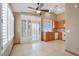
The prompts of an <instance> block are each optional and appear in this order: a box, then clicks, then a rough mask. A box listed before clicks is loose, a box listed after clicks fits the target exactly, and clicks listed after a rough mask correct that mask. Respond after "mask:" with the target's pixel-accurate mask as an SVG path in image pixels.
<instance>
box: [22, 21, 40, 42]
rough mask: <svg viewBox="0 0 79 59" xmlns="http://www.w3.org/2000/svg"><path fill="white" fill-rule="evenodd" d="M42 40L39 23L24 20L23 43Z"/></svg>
mask: <svg viewBox="0 0 79 59" xmlns="http://www.w3.org/2000/svg"><path fill="white" fill-rule="evenodd" d="M39 39H40V32H39V23H34V22H31V21H29V20H22V38H21V43H29V42H35V41H38V40H39Z"/></svg>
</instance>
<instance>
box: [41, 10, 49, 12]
mask: <svg viewBox="0 0 79 59" xmlns="http://www.w3.org/2000/svg"><path fill="white" fill-rule="evenodd" d="M41 11H44V12H49V10H41Z"/></svg>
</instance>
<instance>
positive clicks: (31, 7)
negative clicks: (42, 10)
mask: <svg viewBox="0 0 79 59" xmlns="http://www.w3.org/2000/svg"><path fill="white" fill-rule="evenodd" d="M28 8H30V9H33V10H36V9H35V8H32V7H28Z"/></svg>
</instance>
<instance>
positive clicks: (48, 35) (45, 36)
mask: <svg viewBox="0 0 79 59" xmlns="http://www.w3.org/2000/svg"><path fill="white" fill-rule="evenodd" d="M54 39H55V35H54V32H44V33H43V41H51V40H54Z"/></svg>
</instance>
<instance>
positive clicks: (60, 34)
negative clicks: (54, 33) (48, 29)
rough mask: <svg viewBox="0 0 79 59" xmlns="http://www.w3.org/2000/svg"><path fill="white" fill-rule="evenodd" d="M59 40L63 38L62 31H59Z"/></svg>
mask: <svg viewBox="0 0 79 59" xmlns="http://www.w3.org/2000/svg"><path fill="white" fill-rule="evenodd" d="M58 40H62V32H58Z"/></svg>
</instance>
